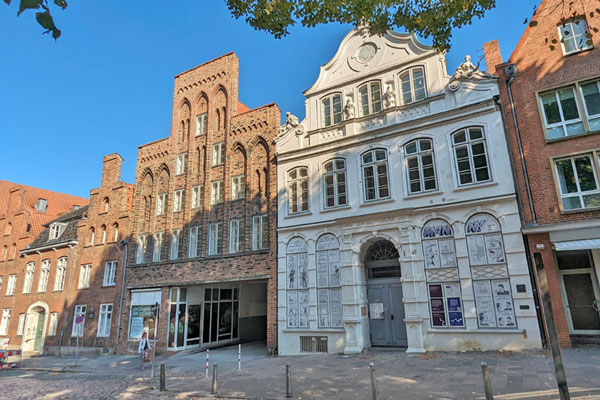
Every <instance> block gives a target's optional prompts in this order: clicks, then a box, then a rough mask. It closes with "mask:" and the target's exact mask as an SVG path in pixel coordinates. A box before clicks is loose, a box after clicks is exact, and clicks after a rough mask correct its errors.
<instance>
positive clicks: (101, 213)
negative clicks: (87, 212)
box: [98, 211, 108, 215]
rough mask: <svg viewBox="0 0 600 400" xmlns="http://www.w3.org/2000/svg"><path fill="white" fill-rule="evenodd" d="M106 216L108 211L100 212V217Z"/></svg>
mask: <svg viewBox="0 0 600 400" xmlns="http://www.w3.org/2000/svg"><path fill="white" fill-rule="evenodd" d="M105 214H108V211H100V212H99V213H98V215H105Z"/></svg>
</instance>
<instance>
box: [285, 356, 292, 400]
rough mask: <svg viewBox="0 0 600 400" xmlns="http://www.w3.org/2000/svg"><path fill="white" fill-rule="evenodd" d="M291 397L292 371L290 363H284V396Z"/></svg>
mask: <svg viewBox="0 0 600 400" xmlns="http://www.w3.org/2000/svg"><path fill="white" fill-rule="evenodd" d="M292 397H293V394H292V372H291V371H290V363H285V398H286V399H291V398H292Z"/></svg>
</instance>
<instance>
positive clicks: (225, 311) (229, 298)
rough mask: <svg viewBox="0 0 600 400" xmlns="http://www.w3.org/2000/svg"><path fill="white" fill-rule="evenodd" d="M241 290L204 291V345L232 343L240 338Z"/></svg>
mask: <svg viewBox="0 0 600 400" xmlns="http://www.w3.org/2000/svg"><path fill="white" fill-rule="evenodd" d="M238 314H239V289H238V288H206V289H204V315H203V319H202V344H203V345H205V346H207V345H213V344H217V343H223V342H228V341H229V342H231V341H233V340H234V339H237V338H238Z"/></svg>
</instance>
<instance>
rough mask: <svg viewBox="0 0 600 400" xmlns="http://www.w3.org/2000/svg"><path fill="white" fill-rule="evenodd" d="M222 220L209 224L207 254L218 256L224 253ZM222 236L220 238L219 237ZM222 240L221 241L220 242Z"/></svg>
mask: <svg viewBox="0 0 600 400" xmlns="http://www.w3.org/2000/svg"><path fill="white" fill-rule="evenodd" d="M222 227H223V223H222V222H211V223H210V224H209V225H208V249H207V255H209V256H217V255H220V254H221V253H222V251H223V250H222V248H223V237H222V231H221V229H222ZM219 238H220V239H219ZM219 242H220V243H219Z"/></svg>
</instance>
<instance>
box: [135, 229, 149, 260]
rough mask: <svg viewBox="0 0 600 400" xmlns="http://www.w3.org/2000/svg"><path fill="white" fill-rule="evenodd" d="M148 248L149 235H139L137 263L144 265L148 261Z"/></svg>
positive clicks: (136, 252)
mask: <svg viewBox="0 0 600 400" xmlns="http://www.w3.org/2000/svg"><path fill="white" fill-rule="evenodd" d="M147 246H148V235H146V234H144V235H138V240H137V247H136V249H135V263H136V264H143V263H144V262H145V261H146V247H147Z"/></svg>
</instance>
